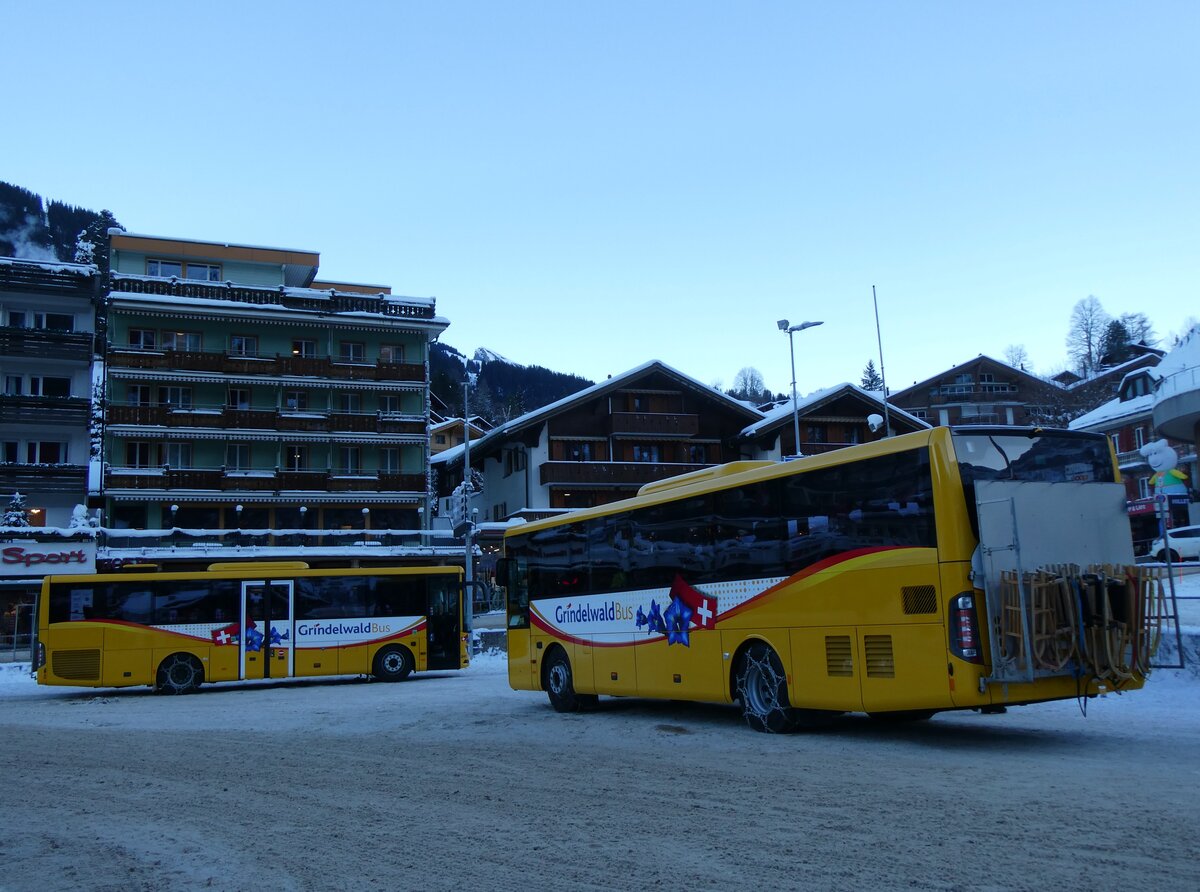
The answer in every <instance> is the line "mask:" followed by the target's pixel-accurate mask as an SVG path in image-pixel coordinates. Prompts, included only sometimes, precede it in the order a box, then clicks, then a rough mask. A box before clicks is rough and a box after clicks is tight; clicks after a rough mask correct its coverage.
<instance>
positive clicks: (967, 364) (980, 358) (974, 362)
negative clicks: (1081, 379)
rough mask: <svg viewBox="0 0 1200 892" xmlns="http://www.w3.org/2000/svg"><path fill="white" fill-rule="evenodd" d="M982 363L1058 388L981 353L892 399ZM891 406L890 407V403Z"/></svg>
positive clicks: (1014, 375) (893, 395)
mask: <svg viewBox="0 0 1200 892" xmlns="http://www.w3.org/2000/svg"><path fill="white" fill-rule="evenodd" d="M981 363H990V364H991V365H993V366H997V367H999V368H1000V369H1002V370H1003V371H1004V373H1005V374H1011V375H1012V376H1013V377H1016V378H1022V379H1024V380H1025V381H1028V382H1030V383H1034V384H1040V385H1042V386H1043V387H1055V386H1057V385H1056V384H1054V383H1052V382H1050V381H1047V380H1046V379H1045V378H1040V377H1038V376H1037V375H1033V374H1030V373H1029V372H1026V371H1023V370H1022V369H1019V368H1017V367H1016V366H1011V365H1009V364H1008V363H1007V362H1003V361H1002V360H999V359H995V358H993V357H991V356H988V355H987V354H986V353H980V354H979V355H978V356H976V357H974V358H973V359H968V360H967V361H966V362H960V363H959V364H958V365H956V366H954V367H953V368H949V369H946V370H945V371H944V372H938V373H937V374H936V375H934V376H932V377H930V378H926V379H925V380H923V381H917V382H914V383H913V384H911V385H909V386H908V387H906V388H904V389H903V390H898V391H896V392H895V393H894V394H892V397H891V398H892V399H895V400H899V399H902V398H903V397H905V396H907V395H908V394H910V393H914V392H916V391H919V390H922V389H924V388H927V387H931V386H933V385H935V384H938V383H940V382H941V381H942V380H944V379H945V378H948V377H950V376H951V375H955V374H958V373H959V372H960V371H962V370H963V369H966V368H970V367H975V366H978V365H980V364H981ZM889 405H890V403H889Z"/></svg>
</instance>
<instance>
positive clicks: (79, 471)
mask: <svg viewBox="0 0 1200 892" xmlns="http://www.w3.org/2000/svg"><path fill="white" fill-rule="evenodd" d="M86 488H87V468H84V467H81V466H79V465H31V464H22V463H19V462H0V492H23V493H33V492H36V493H49V492H66V493H78V494H79V495H80V497H81V498H82V496H83V492H84V490H85V489H86Z"/></svg>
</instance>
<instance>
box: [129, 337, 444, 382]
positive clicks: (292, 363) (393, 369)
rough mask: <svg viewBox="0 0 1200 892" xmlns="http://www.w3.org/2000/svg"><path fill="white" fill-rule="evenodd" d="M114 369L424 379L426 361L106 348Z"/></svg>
mask: <svg viewBox="0 0 1200 892" xmlns="http://www.w3.org/2000/svg"><path fill="white" fill-rule="evenodd" d="M108 361H109V366H110V367H111V368H114V369H159V370H162V371H173V372H212V373H216V374H222V375H237V376H238V377H247V376H254V375H262V376H265V377H271V378H279V377H283V376H285V375H287V376H291V377H305V378H330V379H334V380H338V381H378V382H388V381H404V382H414V383H423V382H424V381H425V365H424V363H419V362H379V363H373V364H368V363H351V362H346V361H343V360H340V359H338V358H337V357H330V356H312V357H300V356H281V355H270V356H263V355H260V356H232V355H230V354H228V353H225V352H223V351H215V350H137V349H132V348H129V347H120V346H112V347H110V348H109V357H108Z"/></svg>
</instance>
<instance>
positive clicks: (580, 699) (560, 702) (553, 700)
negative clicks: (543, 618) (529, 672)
mask: <svg viewBox="0 0 1200 892" xmlns="http://www.w3.org/2000/svg"><path fill="white" fill-rule="evenodd" d="M542 671H543V672H544V673H545V676H544V680H545V684H544V686H545V688H546V695H547V696H548V697H549V698H550V705H551V706H553V707H554V710H555V711H556V712H579V711H580V710H581V709H589V708H590V707H592V706H595V705H596V701H597V700H598V699H599V698H598V697H596V695H595V694H576V693H575V679H574V677H573V676H572V675H571V661H570V660H569V659H567V655H566V654H565V653H563V651H562V650H561V649H560V648H555V649H554V650H552V651H551V652H550V655H549V656H548V657H546V662H545V664H544V665H543V668H542Z"/></svg>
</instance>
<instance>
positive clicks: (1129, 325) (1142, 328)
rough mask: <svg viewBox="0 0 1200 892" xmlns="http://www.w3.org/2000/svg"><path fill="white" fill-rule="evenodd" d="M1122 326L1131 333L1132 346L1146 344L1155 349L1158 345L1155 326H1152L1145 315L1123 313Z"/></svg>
mask: <svg viewBox="0 0 1200 892" xmlns="http://www.w3.org/2000/svg"><path fill="white" fill-rule="evenodd" d="M1121 324H1122V325H1124V326H1125V330H1126V331H1127V332H1129V342H1130V343H1131V344H1145V345H1146V346H1147V347H1153V346H1154V345H1155V344H1157V343H1158V338H1157V337H1155V335H1154V326H1153V325H1151V324H1150V320H1149V319H1147V318H1146V314H1145V313H1122V314H1121Z"/></svg>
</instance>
